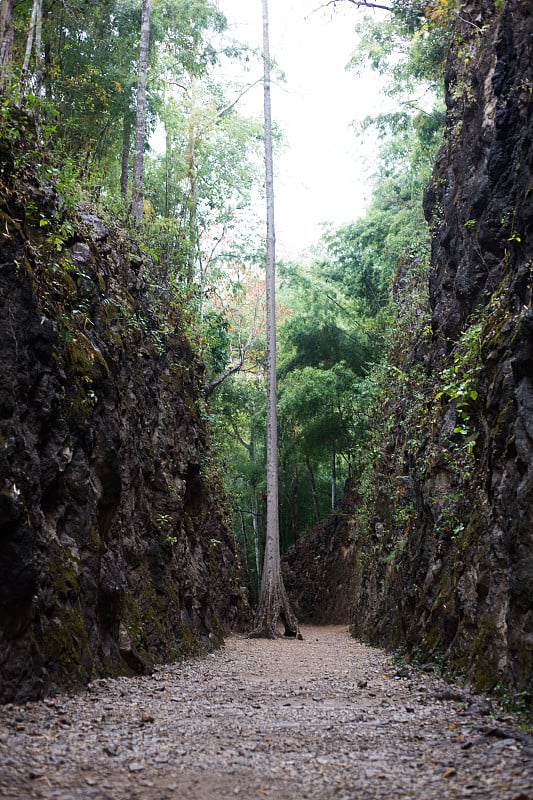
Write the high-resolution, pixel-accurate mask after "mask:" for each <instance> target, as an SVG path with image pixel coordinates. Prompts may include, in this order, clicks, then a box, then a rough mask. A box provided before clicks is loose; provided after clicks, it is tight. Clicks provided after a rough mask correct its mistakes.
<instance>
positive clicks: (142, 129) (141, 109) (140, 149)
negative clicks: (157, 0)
mask: <svg viewBox="0 0 533 800" xmlns="http://www.w3.org/2000/svg"><path fill="white" fill-rule="evenodd" d="M149 44H150V0H143V4H142V17H141V41H140V48H139V77H138V81H137V119H136V123H135V150H134V153H133V182H132V192H131V215H132V217H133V221H134V223H135V224H136V225H139V226H140V224H141V222H142V216H143V178H144V139H145V133H146V78H147V74H148V46H149Z"/></svg>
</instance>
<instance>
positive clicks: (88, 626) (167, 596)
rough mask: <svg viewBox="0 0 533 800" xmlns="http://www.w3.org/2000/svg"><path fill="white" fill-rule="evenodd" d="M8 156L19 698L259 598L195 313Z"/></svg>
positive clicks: (0, 365) (6, 469) (1, 686)
mask: <svg viewBox="0 0 533 800" xmlns="http://www.w3.org/2000/svg"><path fill="white" fill-rule="evenodd" d="M29 127H30V126H28V128H29ZM0 156H1V157H2V160H3V167H2V168H3V175H4V179H5V180H4V183H2V193H1V196H0V213H1V215H2V227H3V235H2V238H1V239H0V342H1V350H0V701H3V702H5V701H7V700H16V701H21V700H25V699H28V698H34V697H38V696H41V695H43V694H47V693H49V692H51V691H53V690H55V689H57V688H65V687H69V686H74V685H78V684H83V683H86V682H88V681H89V680H91V679H93V678H94V677H96V676H99V675H106V674H119V673H123V672H127V673H128V672H129V673H132V672H144V671H147V670H150V669H151V667H152V665H153V664H154V663H156V662H158V661H161V660H162V659H171V658H175V657H178V656H180V655H183V654H186V653H191V652H194V651H195V650H196V649H198V648H202V647H205V646H207V647H210V648H211V647H213V646H215V645H216V644H217V643H220V641H221V638H222V635H223V632H224V631H225V630H226V629H229V628H231V627H238V626H239V625H241V624H242V623H243V620H244V619H245V618H246V614H247V600H246V591H245V590H243V589H242V585H243V584H245V583H246V581H245V580H244V579H243V576H242V575H241V571H240V565H239V559H238V556H237V551H236V544H235V541H234V539H233V536H232V534H231V533H230V532H229V529H228V527H227V525H226V523H225V519H224V498H223V495H222V493H221V491H220V487H219V485H218V482H217V479H216V475H215V474H214V471H213V469H212V468H211V466H210V458H209V451H208V448H207V444H206V438H207V437H206V428H205V423H204V419H203V411H202V408H203V405H202V404H203V400H202V392H203V374H202V365H201V363H200V362H199V361H198V360H197V359H196V358H195V357H194V355H193V352H192V350H191V347H190V344H189V342H188V340H187V337H186V335H185V334H184V332H183V321H182V319H181V318H180V310H179V308H178V307H176V306H175V305H173V304H172V302H171V301H170V298H169V297H168V294H165V292H164V291H163V290H162V289H157V286H158V284H161V283H162V282H161V281H160V280H159V279H158V274H157V269H156V267H155V265H154V264H152V263H151V262H150V260H149V259H146V258H143V257H142V255H141V253H140V252H139V250H138V247H137V246H136V245H135V244H134V243H133V242H131V241H128V239H127V238H126V237H125V236H124V234H121V232H120V231H119V230H118V229H117V230H116V231H110V230H108V229H107V228H106V226H105V225H104V223H103V222H102V221H101V220H99V219H98V218H97V217H96V216H95V215H94V214H89V213H87V212H86V211H85V212H84V211H80V212H78V213H77V214H76V215H75V218H74V221H73V222H71V224H70V226H69V228H68V229H64V228H61V225H62V219H63V216H64V210H63V209H62V206H61V199H60V198H59V197H58V196H57V195H56V194H55V193H54V192H53V190H52V189H50V187H46V186H42V185H40V184H39V182H38V181H37V180H33V181H32V179H31V176H30V177H29V178H28V180H27V182H26V183H25V182H24V180H23V179H20V180H17V179H16V175H14V176H13V182H14V183H13V186H9V182H8V181H7V179H6V178H5V176H6V175H7V176H9V175H10V169H12V168H13V164H12V163H11V161H10V159H11V153H10V152H4V151H3V150H2V152H1V153H0ZM43 219H44V220H46V221H47V224H46V225H42V224H41V221H42V220H43ZM71 219H72V218H71ZM62 230H64V231H66V232H64V233H61V231H62ZM51 233H53V234H54V235H56V234H57V236H59V239H60V241H59V244H57V242H56V241H55V240H53V239H52V240H51V239H50V234H51ZM149 285H150V286H151V287H152V288H149Z"/></svg>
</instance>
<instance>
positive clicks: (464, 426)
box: [435, 322, 483, 448]
mask: <svg viewBox="0 0 533 800" xmlns="http://www.w3.org/2000/svg"><path fill="white" fill-rule="evenodd" d="M482 329H483V324H482V323H481V322H476V323H474V324H472V325H470V326H469V327H468V328H467V329H466V330H465V331H464V332H463V333H462V335H461V338H460V339H459V342H458V343H457V345H456V346H455V348H454V353H453V363H452V364H451V365H450V366H449V367H447V368H446V369H444V370H443V371H442V372H441V375H440V379H441V388H440V389H439V391H438V392H437V394H436V396H435V399H436V400H440V399H441V398H444V399H446V400H447V401H449V402H453V403H454V404H455V409H456V412H457V424H456V426H455V428H454V431H453V432H454V433H458V434H461V436H468V435H470V434H471V433H472V430H471V427H470V422H471V414H472V411H473V410H474V409H475V407H476V403H477V401H478V398H479V387H478V377H479V373H480V371H481V334H482ZM474 444H475V441H474V440H471V442H470V447H471V448H472V447H473V446H474Z"/></svg>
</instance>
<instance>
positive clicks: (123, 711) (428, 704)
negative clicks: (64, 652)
mask: <svg viewBox="0 0 533 800" xmlns="http://www.w3.org/2000/svg"><path fill="white" fill-rule="evenodd" d="M303 635H304V641H303V642H300V641H293V640H285V639H280V640H276V641H266V640H257V639H245V638H239V637H234V638H231V639H229V641H228V642H227V643H226V646H225V647H224V648H223V649H222V650H220V651H218V652H216V653H213V654H211V655H209V656H207V657H205V658H202V659H198V660H194V661H186V662H182V663H180V664H173V665H170V666H163V667H159V668H157V670H156V671H155V672H154V674H153V675H151V676H149V677H140V678H133V679H132V678H119V679H116V680H115V679H103V680H98V681H96V682H94V683H92V684H91V685H90V686H89V687H88V689H87V691H85V692H84V693H82V694H79V695H75V696H74V695H73V696H61V697H55V698H51V699H48V700H45V701H44V702H40V703H29V704H27V705H25V706H13V705H11V706H5V707H4V708H3V709H2V710H1V716H0V797H2V798H9V800H22V799H23V798H24V799H25V798H61V800H81V798H83V800H93V799H95V800H96V798H106V799H107V798H109V800H111V798H112V799H113V800H122V799H124V800H135V799H136V800H181V799H183V800H185V799H186V800H215V799H216V800H226V799H227V798H235V797H239V796H241V797H247V798H270V799H271V800H289V799H290V800H299V799H300V798H320V800H327V798H336V799H337V800H342V799H343V798H344V800H358V799H359V798H378V799H380V798H383V800H385V798H386V799H387V800H390V798H391V797H395V798H424V800H429V798H439V800H451V799H452V798H487V799H490V800H526V799H527V800H533V738H531V737H528V736H526V735H525V734H523V733H520V732H519V731H518V730H517V728H516V727H515V726H514V725H513V721H512V719H511V718H510V717H507V716H505V715H504V714H503V713H501V711H499V710H498V709H495V708H494V707H491V706H489V705H488V703H487V701H486V700H485V699H483V698H482V697H480V696H479V695H471V694H470V693H468V692H467V691H465V690H462V689H459V688H457V687H453V686H450V685H448V684H447V683H445V682H444V681H442V680H441V679H440V678H438V677H437V676H435V675H434V674H433V673H432V672H430V671H415V670H413V669H411V668H407V667H401V668H398V667H396V666H394V665H392V664H391V662H390V660H389V659H388V657H387V655H386V654H385V653H384V652H383V651H382V650H378V649H375V648H370V647H367V646H365V645H362V644H361V643H359V642H357V641H355V640H353V639H351V638H350V637H349V636H348V634H347V632H346V629H345V628H340V627H327V628H326V627H322V628H304V629H303Z"/></svg>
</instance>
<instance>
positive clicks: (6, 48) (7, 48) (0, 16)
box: [0, 0, 15, 86]
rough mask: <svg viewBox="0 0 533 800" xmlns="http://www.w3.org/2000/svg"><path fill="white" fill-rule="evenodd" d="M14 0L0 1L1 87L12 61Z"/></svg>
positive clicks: (4, 82)
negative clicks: (0, 3) (0, 2)
mask: <svg viewBox="0 0 533 800" xmlns="http://www.w3.org/2000/svg"><path fill="white" fill-rule="evenodd" d="M14 4H15V3H14V0H2V6H1V8H0V75H1V85H2V86H5V85H6V78H7V75H8V73H9V70H10V67H11V61H12V60H13V42H14V38H15V31H14V28H13V6H14Z"/></svg>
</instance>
